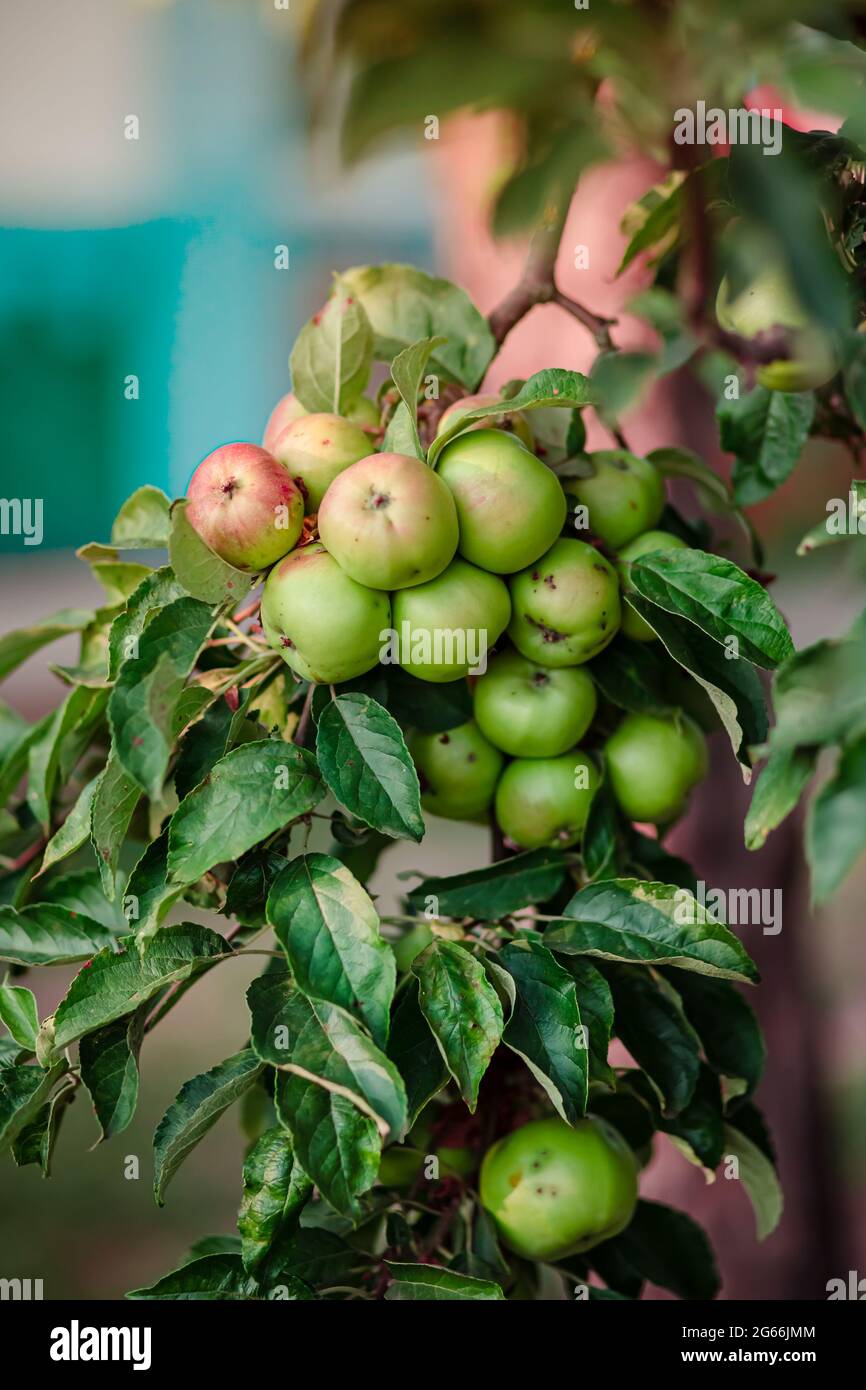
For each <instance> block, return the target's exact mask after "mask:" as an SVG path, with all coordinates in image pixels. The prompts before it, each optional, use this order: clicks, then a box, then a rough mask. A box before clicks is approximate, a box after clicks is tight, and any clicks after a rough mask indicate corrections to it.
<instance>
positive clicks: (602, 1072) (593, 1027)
mask: <svg viewBox="0 0 866 1390" xmlns="http://www.w3.org/2000/svg"><path fill="white" fill-rule="evenodd" d="M562 964H563V966H564V968H565V969H566V970H567V971H568V973H569V975H570V976H571V978H572V979H573V980H574V988H575V997H576V999H577V1007H578V1010H579V1012H580V1021H581V1023H582V1024H583V1026H584V1028H586V1029H587V1031H588V1033H589V1070H590V1077H591V1078H592V1080H593V1081H603V1082H604V1083H605V1085H608V1086H610V1085H612V1084H613V1081H614V1074H613V1071H612V1069H611V1067H610V1066H609V1065H608V1060H607V1050H608V1047H609V1045H610V1035H611V1030H612V1028H613V995H612V994H611V992H610V985H609V984H608V982H607V980H606V979H605V978H604V976H603V975H602V973H601V971H600V970H597V969H596V967H595V966H594V965H591V964H590V962H589V961H588V960H583V959H582V958H581V957H580V956H564V957H563V961H562Z"/></svg>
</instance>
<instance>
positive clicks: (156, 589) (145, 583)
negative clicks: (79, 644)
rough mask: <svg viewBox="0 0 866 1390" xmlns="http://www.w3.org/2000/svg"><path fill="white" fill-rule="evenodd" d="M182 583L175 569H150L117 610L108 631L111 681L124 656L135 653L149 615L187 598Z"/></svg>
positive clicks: (124, 658) (166, 567) (149, 617)
mask: <svg viewBox="0 0 866 1390" xmlns="http://www.w3.org/2000/svg"><path fill="white" fill-rule="evenodd" d="M186 597H187V593H186V590H185V589H184V587H183V585H182V584H180V583H179V582H178V580H177V579H176V578H175V573H174V570H173V569H171V568H170V566H168V565H165V566H164V567H163V568H162V569H158V570H152V571H151V573H150V574H149V575H148V576H147V578H146V579H143V580H142V582H141V583H140V584H139V586H138V588H137V589H136V590H135V592H134V593H133V594H131V595H130V597H129V600H128V602H127V604H126V607H125V609H124V611H123V612H122V613H118V615H117V617H116V618H115V620H114V622H113V623H112V624H111V631H110V632H109V634H108V674H109V677H110V678H111V680H114V679H115V678H116V676H117V673H118V671H119V670H120V668H121V666H122V665H123V662H124V661H126V659H127V657H132V656H135V655H136V654H137V651H138V642H139V639H140V637H141V634H142V632H143V631H144V628H145V625H146V624H147V623H148V622H149V621H150V619H151V617H152V615H153V614H154V613H155V612H156V611H157V610H158V609H160V608H165V607H166V606H167V605H168V604H169V603H174V602H175V601H176V600H177V599H179V598H186Z"/></svg>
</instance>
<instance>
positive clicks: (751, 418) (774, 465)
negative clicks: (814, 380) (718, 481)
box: [716, 386, 815, 507]
mask: <svg viewBox="0 0 866 1390" xmlns="http://www.w3.org/2000/svg"><path fill="white" fill-rule="evenodd" d="M716 414H717V416H718V421H719V438H720V442H721V446H722V448H723V449H725V450H726V451H727V452H728V453H731V454H735V455H736V462H735V464H734V474H733V481H734V499H735V501H736V502H737V505H738V506H741V507H753V506H754V505H755V503H756V502H763V500H764V498H765V497H769V496H770V495H771V494H772V493H774V492H775V491H776V488H777V487H780V486H781V484H782V483H784V482H785V480H786V479H787V478H789V477H790V475H791V473H792V472H793V470H794V468H795V467H796V465H797V463H798V461H799V459H800V455H801V454H802V452H803V448H804V446H805V443H806V440H807V439H808V437H809V431H810V429H811V427H812V421H813V419H814V417H815V397H814V394H813V393H812V392H811V391H799V392H796V393H793V394H792V393H790V392H787V391H769V390H768V389H767V388H766V387H765V386H756V387H755V388H754V390H752V391H748V392H747V393H746V394H745V395H744V396H740V397H739V398H738V399H737V400H731V401H729V400H721V401H720V402H719V404H718V406H717V407H716Z"/></svg>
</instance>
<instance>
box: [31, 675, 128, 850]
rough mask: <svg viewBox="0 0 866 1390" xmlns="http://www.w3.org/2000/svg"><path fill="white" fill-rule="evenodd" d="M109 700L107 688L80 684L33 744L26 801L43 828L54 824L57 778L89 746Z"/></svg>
mask: <svg viewBox="0 0 866 1390" xmlns="http://www.w3.org/2000/svg"><path fill="white" fill-rule="evenodd" d="M107 700H108V693H107V691H104V690H90V689H88V688H87V687H86V686H77V687H76V688H75V689H74V690H72V691H71V693H70V694H69V695H68V696H67V697H66V699H65V700H64V702H63V704H62V705H61V706H60V708H59V709H58V710H57V711H56V713H55V715H54V717H53V719H52V720H51V723H50V724H49V725H48V727H47V729H46V730H45V731H44V733H43V734H42V736H41V737H40V738H39V739H37V740H36V742H35V743H33V744H32V745H31V747H30V753H29V756H28V761H27V784H28V785H27V804H28V806H29V807H30V810H31V811H32V812H33V815H34V818H35V819H36V820H37V821H39V823H40V825H41V826H42V827H43V829H44V830H46V831H47V830H48V829H49V827H50V824H51V813H52V803H53V800H54V792H55V787H56V784H57V781H58V779H61V780H65V779H64V778H63V773H64V771H67V772H68V771H71V769H72V768H73V767H74V766H75V764H76V763H77V762H78V759H79V757H80V756H81V754H82V753H83V752H84V751H85V749H86V748H87V747H88V745H89V743H90V741H91V739H92V737H93V734H94V731H95V727H96V725H97V724H98V723H99V721H100V720H101V718H102V714H103V711H104V710H105V706H106V703H107Z"/></svg>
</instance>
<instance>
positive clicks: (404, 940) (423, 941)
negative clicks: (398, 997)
mask: <svg viewBox="0 0 866 1390" xmlns="http://www.w3.org/2000/svg"><path fill="white" fill-rule="evenodd" d="M432 940H433V933H432V931H431V930H430V923H429V922H425V921H424V920H423V919H421V920H420V921H418V922H415V923H414V924H413V925H412V926H411V927H410V928H409V930H408V931H406V932H404V933H403V935H402V936H401V937H399V938H398V940H397V941H392V942H391V950H392V951H393V952H394V959H395V961H396V962H397V969H398V970H400V971H402V972H403V973H405V972H406V971H407V970H408V969H409V967H410V965H411V964H412V962H413V960H414V959H415V957H416V956H420V954H421V952H422V951H426V950H427V947H428V946H429V945H430V942H431V941H432Z"/></svg>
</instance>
